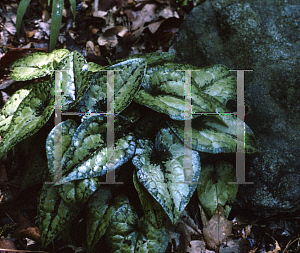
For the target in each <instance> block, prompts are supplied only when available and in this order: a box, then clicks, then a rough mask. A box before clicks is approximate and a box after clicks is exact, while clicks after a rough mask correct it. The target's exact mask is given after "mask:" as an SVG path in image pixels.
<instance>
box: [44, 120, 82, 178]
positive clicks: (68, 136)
mask: <svg viewBox="0 0 300 253" xmlns="http://www.w3.org/2000/svg"><path fill="white" fill-rule="evenodd" d="M76 129H77V124H76V122H75V121H74V120H71V119H68V120H66V121H64V122H61V123H59V124H58V125H56V126H55V127H54V128H53V129H52V130H51V132H50V133H49V134H48V137H47V140H46V154H47V158H48V168H49V175H50V178H51V180H54V181H57V180H60V178H57V177H61V176H62V173H63V171H62V168H61V160H62V157H63V155H64V154H65V152H66V151H67V149H68V148H69V146H70V144H71V140H72V136H73V135H74V133H75V131H76Z"/></svg>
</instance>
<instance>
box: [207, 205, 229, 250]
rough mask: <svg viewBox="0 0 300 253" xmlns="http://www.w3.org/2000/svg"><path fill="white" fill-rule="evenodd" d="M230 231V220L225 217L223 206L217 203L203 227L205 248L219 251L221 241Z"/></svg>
mask: <svg viewBox="0 0 300 253" xmlns="http://www.w3.org/2000/svg"><path fill="white" fill-rule="evenodd" d="M231 233H232V222H231V221H229V220H227V219H226V217H225V212H224V208H223V207H222V205H221V204H220V203H219V204H218V207H217V209H216V211H215V213H214V215H213V216H212V218H211V219H210V220H209V221H208V222H207V223H206V224H205V226H204V227H203V236H204V240H205V242H206V245H207V248H208V249H212V250H215V251H216V253H218V252H219V248H220V246H221V244H222V242H223V241H224V240H225V239H226V237H228V236H229V235H230V234H231Z"/></svg>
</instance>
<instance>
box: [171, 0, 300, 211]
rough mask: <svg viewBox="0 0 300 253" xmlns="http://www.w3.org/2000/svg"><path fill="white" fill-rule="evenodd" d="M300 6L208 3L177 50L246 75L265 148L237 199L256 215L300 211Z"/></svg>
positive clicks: (253, 119)
mask: <svg viewBox="0 0 300 253" xmlns="http://www.w3.org/2000/svg"><path fill="white" fill-rule="evenodd" d="M299 38H300V3H299V1H298V0H290V1H287V0H284V1H281V0H280V1H279V0H276V1H274V0H266V1H257V0H255V1H250V0H207V1H206V2H204V3H203V4H201V5H199V6H198V7H196V8H195V9H194V10H193V11H192V12H191V13H190V14H189V16H188V17H187V19H186V21H185V22H184V23H183V24H182V26H181V28H180V31H179V33H178V34H177V36H175V38H174V40H173V45H172V47H171V48H170V51H169V52H176V53H177V54H178V57H179V59H180V60H182V61H186V62H188V63H191V64H194V65H196V66H199V67H203V66H207V65H212V64H224V65H227V66H228V67H229V68H231V69H245V70H246V69H248V70H249V69H252V70H253V72H245V103H246V104H248V105H250V107H251V112H250V114H249V115H247V116H246V118H245V122H246V124H247V125H248V126H249V127H250V128H251V129H252V130H253V132H254V134H255V136H256V138H257V143H258V145H259V150H258V153H256V154H255V156H254V159H251V161H249V162H247V163H246V181H251V182H254V185H240V188H239V193H238V197H237V203H238V205H240V206H241V207H242V208H245V209H248V210H250V211H252V212H254V213H256V214H264V215H267V216H268V215H275V214H278V213H285V212H287V213H291V212H295V211H297V210H299V208H300V198H299V196H300V159H299V158H300V155H299V154H300V145H299V140H300V136H299V133H300V117H299V116H300V79H299V78H300V77H299V75H298V74H299V63H300V39H299Z"/></svg>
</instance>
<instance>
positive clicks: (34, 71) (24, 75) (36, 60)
mask: <svg viewBox="0 0 300 253" xmlns="http://www.w3.org/2000/svg"><path fill="white" fill-rule="evenodd" d="M67 54H69V51H68V50H66V49H59V50H55V51H53V52H52V53H50V54H48V53H42V52H37V53H32V54H30V55H27V56H25V57H24V58H21V59H19V60H17V61H15V62H14V63H13V64H12V65H11V66H10V68H11V69H13V72H12V73H10V77H11V79H13V80H16V81H26V80H32V79H35V78H39V77H43V76H46V75H50V74H52V72H53V70H54V67H56V66H57V64H58V62H60V61H61V60H62V59H63V58H64V57H65V56H66V55H67Z"/></svg>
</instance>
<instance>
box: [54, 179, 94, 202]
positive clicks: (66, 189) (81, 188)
mask: <svg viewBox="0 0 300 253" xmlns="http://www.w3.org/2000/svg"><path fill="white" fill-rule="evenodd" d="M98 182H99V179H98V178H88V179H83V180H77V181H72V182H69V183H67V184H61V185H58V186H56V187H57V189H58V193H59V195H60V197H61V198H62V199H63V200H64V201H65V202H66V203H67V204H68V205H69V206H71V207H78V208H82V207H83V206H84V205H85V203H86V202H87V201H88V199H89V197H90V196H91V195H92V194H93V193H94V192H95V191H96V190H97V189H98V188H99V187H100V184H98Z"/></svg>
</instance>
